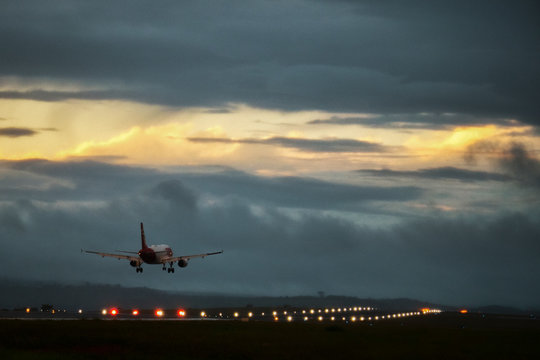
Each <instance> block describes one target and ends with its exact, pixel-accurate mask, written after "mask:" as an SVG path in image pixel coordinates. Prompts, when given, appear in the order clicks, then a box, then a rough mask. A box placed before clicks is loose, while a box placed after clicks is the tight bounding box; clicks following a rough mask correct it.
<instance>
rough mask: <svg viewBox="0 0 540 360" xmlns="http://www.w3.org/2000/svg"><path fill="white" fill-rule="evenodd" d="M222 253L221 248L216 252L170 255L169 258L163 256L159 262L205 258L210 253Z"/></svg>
mask: <svg viewBox="0 0 540 360" xmlns="http://www.w3.org/2000/svg"><path fill="white" fill-rule="evenodd" d="M222 253H223V250H221V251H216V252H211V253H206V254H197V255H184V256H175V257H170V258H163V260H162V261H161V262H162V263H168V262H176V261H178V260H189V259H194V258H205V257H207V256H210V255H217V254H222Z"/></svg>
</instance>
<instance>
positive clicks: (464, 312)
mask: <svg viewBox="0 0 540 360" xmlns="http://www.w3.org/2000/svg"><path fill="white" fill-rule="evenodd" d="M459 312H460V313H461V314H466V313H468V312H469V311H468V310H467V309H461V310H459Z"/></svg>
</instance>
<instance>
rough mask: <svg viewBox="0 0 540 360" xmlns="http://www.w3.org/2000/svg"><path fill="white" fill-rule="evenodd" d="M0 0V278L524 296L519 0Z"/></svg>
mask: <svg viewBox="0 0 540 360" xmlns="http://www.w3.org/2000/svg"><path fill="white" fill-rule="evenodd" d="M0 7H1V9H2V11H0V42H1V44H2V50H1V56H0V246H1V248H2V251H1V252H0V274H1V277H3V278H6V279H20V280H38V281H46V282H50V281H54V282H58V283H67V284H74V283H82V282H94V283H105V284H123V285H125V286H147V287H150V288H156V289H164V290H174V291H188V292H219V293H230V294H242V295H279V296H282V295H310V294H316V293H317V292H318V291H325V292H326V293H327V294H339V295H352V296H359V297H372V298H397V297H409V298H417V299H421V300H424V301H432V302H439V303H443V304H450V305H488V304H499V305H512V306H518V307H538V306H540V288H539V287H538V286H537V285H536V284H538V283H540V266H539V258H540V105H539V102H538V99H539V98H540V91H539V88H538V84H539V83H540V67H539V66H538V64H540V22H539V21H538V17H537V14H538V11H539V10H540V9H539V5H538V2H537V1H525V0H520V1H500V0H490V1H485V0H479V1H474V2H471V1H460V0H458V1H437V0H436V1H415V0H413V1H407V2H403V1H370V0H359V1H324V0H293V1H291V0H287V1H279V0H278V1H269V0H250V1H234V0H232V1H205V0H198V1H159V2H155V1H140V0H138V1H91V2H88V1H49V2H46V3H45V2H42V1H26V0H23V1H1V2H0ZM139 222H144V224H145V230H146V235H147V239H148V241H149V242H150V243H153V244H162V243H165V244H169V245H170V246H171V247H172V248H173V250H174V252H175V255H187V254H194V253H195V254H196V253H200V252H209V251H217V250H224V253H223V254H222V255H218V256H212V257H208V258H206V259H194V260H192V261H191V262H190V264H189V266H188V267H186V268H184V269H179V268H178V267H177V271H176V273H175V274H167V273H164V272H162V271H161V269H160V267H159V266H154V267H152V266H148V265H147V266H146V267H145V268H146V270H145V272H144V274H138V273H136V272H135V269H134V268H132V267H130V266H129V264H128V263H127V262H126V261H117V260H114V259H103V258H101V257H97V256H92V255H88V254H81V253H80V249H81V248H84V249H91V250H99V251H112V252H114V251H115V250H118V249H119V250H132V251H137V250H138V249H139V246H140V240H139V239H140V235H139Z"/></svg>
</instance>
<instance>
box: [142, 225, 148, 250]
mask: <svg viewBox="0 0 540 360" xmlns="http://www.w3.org/2000/svg"><path fill="white" fill-rule="evenodd" d="M141 243H142V248H143V249H146V248H147V247H148V246H146V236H144V227H143V223H141Z"/></svg>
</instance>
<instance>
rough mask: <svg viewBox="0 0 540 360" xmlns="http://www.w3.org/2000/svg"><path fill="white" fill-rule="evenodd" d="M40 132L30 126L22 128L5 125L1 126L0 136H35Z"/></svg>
mask: <svg viewBox="0 0 540 360" xmlns="http://www.w3.org/2000/svg"><path fill="white" fill-rule="evenodd" d="M37 133H38V132H37V131H35V130H32V129H29V128H20V127H5V128H0V137H2V136H4V137H11V138H17V137H22V136H34V135H36V134H37Z"/></svg>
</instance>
